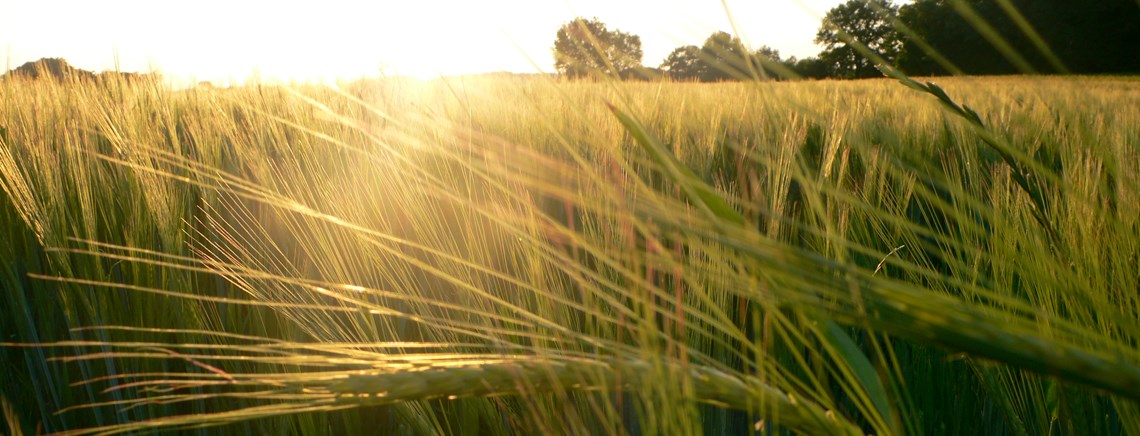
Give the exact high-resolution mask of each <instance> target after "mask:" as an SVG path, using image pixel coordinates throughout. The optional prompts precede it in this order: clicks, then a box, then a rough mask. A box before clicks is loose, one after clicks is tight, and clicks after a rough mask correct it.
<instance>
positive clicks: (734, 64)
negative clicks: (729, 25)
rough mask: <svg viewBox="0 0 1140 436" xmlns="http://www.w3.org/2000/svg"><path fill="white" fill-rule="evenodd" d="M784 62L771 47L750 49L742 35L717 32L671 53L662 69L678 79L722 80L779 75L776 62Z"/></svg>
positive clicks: (662, 64) (778, 53)
mask: <svg viewBox="0 0 1140 436" xmlns="http://www.w3.org/2000/svg"><path fill="white" fill-rule="evenodd" d="M779 62H780V52H779V51H776V50H774V49H772V48H770V47H767V46H763V47H760V49H758V50H756V51H754V52H749V51H748V49H747V48H745V46H744V43H743V42H741V40H740V38H737V37H735V36H732V35H731V34H729V33H727V32H715V33H713V34H712V35H709V37H708V38H706V39H705V42H704V44H703V45H702V46H700V47H697V46H695V45H687V46H683V47H678V48H676V49H674V50H673V52H671V53H669V56H667V57H666V58H665V61H664V62H662V63H661V70H662V71H663V72H664V73H665V74H667V75H668V76H669V77H670V78H672V79H674V80H699V81H702V82H720V81H725V80H740V79H750V78H756V77H757V76H758V77H759V78H771V77H778V76H779V74H778V73H777V71H775V69H774V68H772V66H773V65H774V64H776V63H779Z"/></svg>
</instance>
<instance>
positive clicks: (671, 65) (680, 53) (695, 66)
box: [661, 45, 707, 80]
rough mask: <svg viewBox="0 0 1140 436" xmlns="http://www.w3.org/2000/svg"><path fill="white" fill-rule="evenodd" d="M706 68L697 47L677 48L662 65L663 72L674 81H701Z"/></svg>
mask: <svg viewBox="0 0 1140 436" xmlns="http://www.w3.org/2000/svg"><path fill="white" fill-rule="evenodd" d="M706 67H707V66H706V65H705V62H704V61H702V60H701V49H700V47H697V46H695V45H686V46H684V47H677V48H676V49H674V50H673V51H672V52H671V53H669V56H666V57H665V61H664V62H662V63H661V70H662V71H664V72H665V74H666V75H668V76H669V78H670V79H673V80H699V79H700V78H701V75H702V74H703V73H704V69H705V68H706Z"/></svg>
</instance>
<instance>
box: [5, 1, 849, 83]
mask: <svg viewBox="0 0 1140 436" xmlns="http://www.w3.org/2000/svg"><path fill="white" fill-rule="evenodd" d="M840 3H842V0H726V2H725V3H722V2H721V1H719V0H486V1H481V2H480V1H470V0H468V1H462V0H419V1H413V0H405V1H398V2H397V1H383V0H377V1H351V0H322V1H309V2H304V3H302V2H290V1H287V0H276V1H268V0H195V1H179V0H100V1H92V0H0V62H2V63H4V64H6V65H7V67H8V68H15V67H17V66H19V65H21V64H23V63H24V62H27V61H32V60H36V59H39V58H43V57H62V58H64V59H66V60H67V61H68V62H69V63H71V64H72V65H74V66H76V67H79V68H84V69H88V70H94V71H102V70H107V69H114V68H115V65H116V63H117V65H118V66H119V67H120V69H122V70H123V71H150V70H152V69H157V70H158V71H161V72H162V73H163V74H164V75H166V76H167V77H170V78H172V79H176V80H213V81H216V82H220V83H227V82H230V81H241V80H242V79H245V78H249V77H251V76H253V75H255V74H256V75H257V76H258V77H260V78H262V79H269V80H313V79H321V78H324V79H331V78H357V77H361V76H377V75H380V74H381V72H384V73H386V74H406V75H414V76H420V77H431V76H436V75H439V74H445V75H450V74H464V73H479V72H491V71H512V72H535V71H551V70H552V69H553V67H552V64H553V57H552V55H551V46H552V45H553V43H554V35H555V33H556V32H557V30H558V27H559V26H560V25H562V24H563V23H565V22H567V21H570V20H571V19H573V18H574V17H576V16H585V17H595V16H596V17H598V18H599V19H600V20H601V21H602V22H604V23H606V24H607V25H608V26H609V27H610V28H611V29H614V28H617V29H620V30H623V31H625V32H629V33H633V34H636V35H639V36H641V40H642V48H643V50H644V52H645V58H644V62H645V64H646V65H648V66H656V65H658V64H660V63H661V61H662V59H663V58H664V57H665V56H666V55H668V54H669V52H670V51H672V50H673V49H674V48H676V47H678V46H681V45H687V44H693V45H700V44H701V42H703V41H704V39H705V38H706V37H707V36H708V35H709V34H711V33H712V32H714V31H717V30H724V31H728V32H730V33H737V32H733V27H732V25H731V24H730V21H729V18H728V15H727V14H726V12H725V4H727V6H728V9H729V10H730V11H731V13H732V17H733V20H735V21H736V23H737V24H738V25H739V28H738V30H739V34H740V35H741V36H742V37H743V39H744V40H745V42H746V43H747V44H749V45H750V46H753V47H758V46H760V45H768V46H771V47H773V48H776V49H777V50H779V51H780V53H781V55H783V56H784V57H787V56H789V55H795V56H797V57H801V58H802V57H805V56H810V55H814V54H816V53H817V52H818V51H819V47H816V46H815V45H814V44H813V43H812V39H814V37H815V32H816V30H817V29H818V28H819V23H820V17H821V16H822V15H823V14H824V13H826V11H827V10H828V9H830V8H832V7H834V6H835V5H838V4H840ZM0 66H3V65H0Z"/></svg>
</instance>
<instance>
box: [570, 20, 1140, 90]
mask: <svg viewBox="0 0 1140 436" xmlns="http://www.w3.org/2000/svg"><path fill="white" fill-rule="evenodd" d="M815 42H816V43H817V44H820V45H822V46H823V47H824V49H823V51H822V52H820V54H819V55H818V56H814V57H809V58H805V59H796V58H795V57H794V56H793V57H789V58H786V59H785V58H782V57H781V56H780V53H779V52H778V51H777V50H774V49H772V48H770V47H767V46H761V47H760V48H759V49H757V50H749V49H747V48H746V47H745V45H744V44H743V43H742V42H741V40H740V39H739V38H738V37H735V36H733V35H731V34H729V33H726V32H716V33H713V34H712V35H710V36H709V37H708V38H707V39H706V40H705V41H704V43H703V44H702V45H701V46H699V47H698V46H695V45H687V46H683V47H678V48H676V49H674V50H673V51H672V52H671V53H669V55H668V56H667V57H666V58H665V60H664V61H663V62H662V63H661V64H660V65H659V66H658V67H656V68H651V67H646V66H644V65H642V56H643V54H642V49H641V39H640V37H638V36H637V35H632V34H629V33H625V32H622V31H620V30H617V29H609V28H607V26H606V25H605V24H604V23H602V22H600V21H598V19H597V18H593V19H586V18H576V19H574V20H572V21H570V22H568V23H566V24H564V25H563V26H562V27H561V28H560V29H559V30H558V34H557V36H556V39H555V43H554V57H555V68H556V69H557V70H558V72H559V73H560V74H562V75H565V76H567V77H572V78H576V77H584V76H591V75H608V76H618V77H621V78H626V79H631V78H653V77H668V78H671V79H673V80H690V81H701V82H716V81H725V80H740V79H771V78H776V79H780V78H797V77H802V78H843V79H857V78H866V77H880V76H881V73H880V72H879V71H878V69H877V68H876V64H877V63H885V64H888V65H891V66H894V67H896V68H898V69H900V70H902V71H903V72H905V73H907V74H910V75H919V76H937V75H950V74H971V75H982V74H986V75H996V74H1040V73H1044V74H1129V73H1138V72H1140V2H1138V1H1136V0H1098V1H1094V2H1084V1H1076V0H915V1H913V2H911V3H908V4H903V5H900V4H896V3H894V2H893V1H892V0H849V1H847V2H846V3H843V4H841V5H839V6H836V7H835V8H832V9H831V10H830V11H828V12H827V14H826V16H825V17H824V20H823V24H822V25H821V26H820V28H819V30H818V32H817V33H816V38H815Z"/></svg>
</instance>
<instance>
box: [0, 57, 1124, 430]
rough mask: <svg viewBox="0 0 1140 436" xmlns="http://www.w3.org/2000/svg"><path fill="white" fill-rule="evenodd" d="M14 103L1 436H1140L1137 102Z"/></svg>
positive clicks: (793, 86)
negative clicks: (182, 435) (149, 435)
mask: <svg viewBox="0 0 1140 436" xmlns="http://www.w3.org/2000/svg"><path fill="white" fill-rule="evenodd" d="M935 82H937V84H936V85H929V84H927V83H926V82H924V81H923V80H921V79H918V80H913V79H908V78H899V80H895V79H876V80H863V81H829V80H823V81H798V82H761V83H714V84H700V83H672V82H636V83H634V82H609V81H597V82H560V81H558V80H556V79H552V78H549V77H538V76H536V77H461V78H451V79H440V80H432V81H419V80H412V79H400V78H392V79H382V80H369V81H361V82H354V83H344V84H341V85H340V86H338V87H325V86H301V85H297V86H269V85H248V86H244V87H235V88H209V89H206V88H191V89H181V90H180V89H171V88H169V87H167V86H164V85H162V84H159V83H146V82H136V83H130V84H128V83H99V84H92V83H81V82H67V81H64V82H53V81H46V80H41V81H31V80H5V81H3V82H0V187H2V188H3V192H2V194H0V241H2V243H0V266H2V268H3V272H2V273H0V294H2V298H3V303H2V304H0V332H2V333H3V338H0V342H4V346H3V347H0V374H3V378H0V396H2V397H0V402H2V405H3V408H2V411H3V413H2V416H3V417H4V420H5V421H6V422H7V426H6V427H5V428H6V429H7V431H8V432H9V433H10V434H20V433H26V434H33V433H39V432H62V433H66V434H100V433H118V432H160V433H166V432H171V431H175V430H178V431H184V432H187V433H196V432H201V433H208V434H213V433H217V432H225V433H238V434H292V433H305V434H370V433H375V434H470V435H475V434H480V435H482V434H518V433H524V434H525V433H539V434H758V433H775V434H789V433H802V434H905V433H917V434H1134V433H1140V408H1138V403H1137V401H1138V400H1140V351H1138V350H1137V345H1136V338H1137V337H1140V294H1138V293H1137V290H1140V80H1136V79H1135V78H1130V77H1109V76H1096V77H1092V76H1090V77H1077V76H1069V77H1048V76H1010V77H973V78H939V79H937V80H935Z"/></svg>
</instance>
